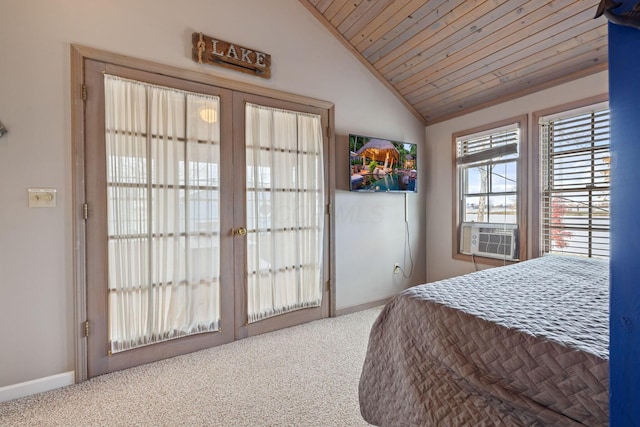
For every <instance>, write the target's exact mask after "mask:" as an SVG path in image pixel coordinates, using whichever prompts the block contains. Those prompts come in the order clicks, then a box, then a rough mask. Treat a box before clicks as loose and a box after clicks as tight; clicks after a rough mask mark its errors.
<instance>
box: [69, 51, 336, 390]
mask: <svg viewBox="0 0 640 427" xmlns="http://www.w3.org/2000/svg"><path fill="white" fill-rule="evenodd" d="M70 59H71V142H72V157H73V158H72V165H73V171H72V212H73V214H72V215H73V218H72V223H73V225H72V230H73V243H74V250H73V286H74V325H75V326H74V331H73V337H74V353H75V381H76V382H81V381H85V380H87V379H88V372H87V339H86V332H87V329H86V326H87V323H86V319H87V266H86V262H87V258H86V244H87V229H86V223H85V219H84V218H85V217H84V205H85V202H86V195H85V188H86V175H85V169H84V167H85V161H86V159H85V149H84V143H85V135H86V128H85V105H84V101H83V99H86V92H85V89H84V88H85V86H84V75H85V60H94V61H100V62H105V63H108V64H113V65H118V66H123V67H127V68H131V69H139V70H141V71H145V72H148V73H156V74H160V75H166V76H169V77H174V78H179V79H183V80H187V81H193V82H197V83H203V84H207V85H213V86H218V87H221V88H225V89H230V90H234V91H240V92H246V93H248V94H252V95H260V96H265V97H270V98H274V99H278V100H282V101H288V102H293V103H298V104H303V105H309V106H313V107H317V108H322V109H326V110H327V114H328V126H327V129H326V133H327V139H328V151H327V160H326V162H327V163H328V166H327V171H328V176H327V185H328V194H329V197H328V200H327V204H328V215H329V221H328V242H327V245H328V255H329V256H328V259H327V260H326V262H327V263H328V286H327V290H326V293H325V294H326V297H328V313H327V314H328V315H329V316H334V315H335V294H336V292H335V285H334V284H335V221H334V217H335V215H334V206H335V125H334V123H335V114H334V110H335V107H334V104H333V103H331V102H327V101H322V100H318V99H314V98H309V97H305V96H301V95H295V94H291V93H287V92H282V91H278V90H274V89H270V88H265V87H261V86H256V85H252V84H248V83H242V82H237V81H234V80H228V79H225V78H221V77H216V76H213V75H209V74H205V73H202V72H198V71H193V70H186V69H181V68H177V67H173V66H169V65H163V64H159V63H156V62H151V61H146V60H141V59H136V58H132V57H129V56H126V55H120V54H115V53H112V52H107V51H103V50H99V49H94V48H90V47H86V46H82V45H76V44H72V45H71V56H70Z"/></svg>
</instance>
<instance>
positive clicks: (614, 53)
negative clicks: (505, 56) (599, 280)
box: [609, 1, 640, 427]
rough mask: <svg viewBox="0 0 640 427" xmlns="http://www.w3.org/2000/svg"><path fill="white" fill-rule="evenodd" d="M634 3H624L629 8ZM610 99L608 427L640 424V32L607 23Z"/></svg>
mask: <svg viewBox="0 0 640 427" xmlns="http://www.w3.org/2000/svg"><path fill="white" fill-rule="evenodd" d="M633 4H635V1H634V2H630V1H625V7H626V8H627V9H628V8H629V7H630V6H632V5H633ZM617 11H618V10H617V9H616V12H617ZM609 101H610V102H609V104H610V108H611V157H612V162H611V165H612V169H611V338H610V339H611V342H610V363H609V366H610V368H609V370H610V420H611V424H610V425H611V426H612V427H617V426H625V427H626V426H640V30H637V29H635V28H630V27H622V26H619V25H614V24H609Z"/></svg>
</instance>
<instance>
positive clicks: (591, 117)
mask: <svg viewBox="0 0 640 427" xmlns="http://www.w3.org/2000/svg"><path fill="white" fill-rule="evenodd" d="M539 124H540V163H541V170H540V174H541V182H540V185H541V188H540V190H541V191H540V193H541V200H540V219H541V223H540V232H541V235H540V253H561V254H571V255H581V256H588V257H608V256H609V229H610V225H609V224H610V216H609V171H610V160H611V156H610V153H609V110H608V106H607V104H606V103H601V104H597V105H592V106H589V107H586V108H581V109H578V110H575V109H574V110H572V111H568V112H564V113H560V114H555V115H552V116H543V117H541V118H540V120H539Z"/></svg>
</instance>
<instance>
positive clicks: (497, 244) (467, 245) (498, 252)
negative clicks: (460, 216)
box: [460, 222, 518, 260]
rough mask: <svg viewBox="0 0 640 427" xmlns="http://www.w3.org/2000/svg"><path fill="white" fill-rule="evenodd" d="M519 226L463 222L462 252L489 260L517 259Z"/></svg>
mask: <svg viewBox="0 0 640 427" xmlns="http://www.w3.org/2000/svg"><path fill="white" fill-rule="evenodd" d="M517 242H518V226H517V225H516V224H489V223H482V222H463V223H462V225H461V226H460V252H461V253H463V254H467V255H479V256H483V257H489V258H499V259H507V260H514V259H517V247H518V245H517Z"/></svg>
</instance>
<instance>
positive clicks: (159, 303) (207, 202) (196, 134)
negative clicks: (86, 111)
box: [105, 75, 220, 353]
mask: <svg viewBox="0 0 640 427" xmlns="http://www.w3.org/2000/svg"><path fill="white" fill-rule="evenodd" d="M219 103H220V100H219V98H218V97H215V96H208V95H200V94H195V93H190V92H184V91H179V90H176V89H172V88H167V87H160V86H154V85H150V84H146V83H142V82H137V81H132V80H128V79H123V78H119V77H114V76H110V75H105V128H106V135H105V136H106V161H107V208H108V235H109V242H108V258H109V260H108V262H109V270H108V274H109V289H108V291H109V298H108V316H109V340H110V348H111V352H113V353H115V352H118V351H123V350H127V349H130V348H135V347H139V346H143V345H147V344H152V343H156V342H160V341H164V340H168V339H172V338H177V337H180V336H185V335H190V334H194V333H200V332H208V331H215V330H217V329H218V327H219V318H220V316H219V311H220V309H219V305H220V303H219V253H218V248H219V235H220V233H219V200H218V196H219V192H218V188H219V143H220V129H219V123H218V120H216V119H217V117H219Z"/></svg>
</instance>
